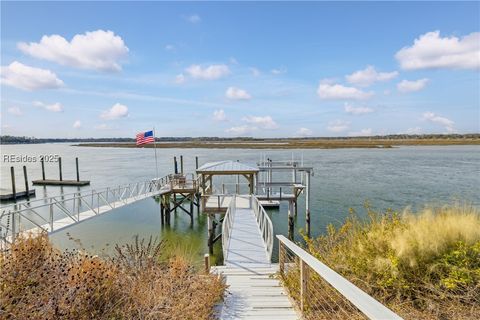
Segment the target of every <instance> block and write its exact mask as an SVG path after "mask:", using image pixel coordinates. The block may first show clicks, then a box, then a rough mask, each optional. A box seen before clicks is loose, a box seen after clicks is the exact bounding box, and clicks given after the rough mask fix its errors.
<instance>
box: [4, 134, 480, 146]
mask: <svg viewBox="0 0 480 320" xmlns="http://www.w3.org/2000/svg"><path fill="white" fill-rule="evenodd" d="M359 138H361V139H363V140H368V139H371V140H406V139H479V138H480V133H469V134H390V135H378V136H370V137H363V136H362V137H302V138H251V137H235V138H224V137H161V138H156V141H159V142H182V141H185V142H187V141H206V142H208V141H232V142H235V141H285V140H355V139H359ZM62 142H72V143H73V142H75V143H76V142H90V143H97V142H105V143H108V142H116V143H122V142H125V143H128V142H130V143H131V142H135V139H134V138H35V137H16V136H0V144H31V143H62Z"/></svg>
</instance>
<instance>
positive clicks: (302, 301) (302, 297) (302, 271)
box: [298, 257, 308, 312]
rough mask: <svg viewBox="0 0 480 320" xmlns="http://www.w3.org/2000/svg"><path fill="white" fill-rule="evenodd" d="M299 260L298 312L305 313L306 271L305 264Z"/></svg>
mask: <svg viewBox="0 0 480 320" xmlns="http://www.w3.org/2000/svg"><path fill="white" fill-rule="evenodd" d="M298 259H300V310H302V312H303V311H305V302H306V301H307V297H306V295H307V279H308V270H307V264H306V263H305V262H303V260H302V259H301V258H300V257H298Z"/></svg>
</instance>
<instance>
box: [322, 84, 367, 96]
mask: <svg viewBox="0 0 480 320" xmlns="http://www.w3.org/2000/svg"><path fill="white" fill-rule="evenodd" d="M317 94H318V96H319V97H320V98H321V99H326V100H364V99H368V98H370V97H371V96H373V92H365V91H362V90H360V89H357V88H354V87H346V86H342V85H340V84H328V83H322V82H320V85H319V86H318V89H317Z"/></svg>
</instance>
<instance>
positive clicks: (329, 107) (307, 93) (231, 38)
mask: <svg viewBox="0 0 480 320" xmlns="http://www.w3.org/2000/svg"><path fill="white" fill-rule="evenodd" d="M0 58H1V118H0V121H1V133H2V135H20V136H34V137H39V138H40V137H42V138H47V137H50V138H53V137H62V138H63V137H65V138H76V137H79V138H80V137H134V136H135V134H136V133H138V132H140V131H146V130H151V128H155V131H156V136H157V137H161V136H167V137H172V136H175V137H183V136H220V137H235V136H251V137H307V136H368V135H378V134H380V135H383V134H398V133H408V134H428V133H479V132H480V90H479V88H480V73H479V71H480V3H479V2H300V3H298V2H275V3H274V2H261V3H260V2H243V3H239V2H229V3H219V2H177V3H173V2H171V3H165V2H162V3H160V2H84V3H81V2H5V1H2V2H1V55H0Z"/></svg>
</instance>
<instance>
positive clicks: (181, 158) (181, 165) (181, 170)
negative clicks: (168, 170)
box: [180, 156, 183, 174]
mask: <svg viewBox="0 0 480 320" xmlns="http://www.w3.org/2000/svg"><path fill="white" fill-rule="evenodd" d="M180 173H181V174H183V156H180Z"/></svg>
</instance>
